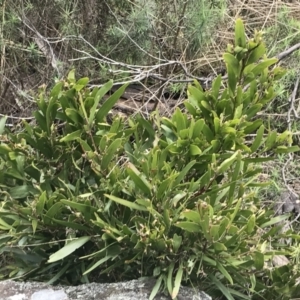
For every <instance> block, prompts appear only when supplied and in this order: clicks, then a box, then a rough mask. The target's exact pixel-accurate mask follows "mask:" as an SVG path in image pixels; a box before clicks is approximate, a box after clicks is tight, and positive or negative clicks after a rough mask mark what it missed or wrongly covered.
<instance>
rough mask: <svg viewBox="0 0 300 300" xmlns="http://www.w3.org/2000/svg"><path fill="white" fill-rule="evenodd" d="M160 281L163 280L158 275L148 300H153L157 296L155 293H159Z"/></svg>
mask: <svg viewBox="0 0 300 300" xmlns="http://www.w3.org/2000/svg"><path fill="white" fill-rule="evenodd" d="M162 280H163V276H162V275H160V276H159V277H158V279H157V280H156V283H155V285H154V287H153V289H152V291H151V294H150V296H149V300H153V299H154V298H155V296H156V295H157V293H158V292H159V290H160V287H161V284H162Z"/></svg>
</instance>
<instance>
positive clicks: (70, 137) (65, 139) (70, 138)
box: [60, 130, 82, 142]
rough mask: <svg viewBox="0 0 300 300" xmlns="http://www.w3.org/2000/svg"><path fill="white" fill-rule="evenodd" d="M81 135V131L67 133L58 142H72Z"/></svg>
mask: <svg viewBox="0 0 300 300" xmlns="http://www.w3.org/2000/svg"><path fill="white" fill-rule="evenodd" d="M81 134H82V130H76V131H74V132H72V133H68V134H67V135H66V136H64V137H63V138H61V139H60V142H70V141H74V140H76V139H77V138H80V136H81Z"/></svg>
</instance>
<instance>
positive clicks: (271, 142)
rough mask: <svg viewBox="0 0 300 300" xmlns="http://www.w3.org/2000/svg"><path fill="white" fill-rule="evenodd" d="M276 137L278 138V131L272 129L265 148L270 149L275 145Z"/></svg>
mask: <svg viewBox="0 0 300 300" xmlns="http://www.w3.org/2000/svg"><path fill="white" fill-rule="evenodd" d="M276 138H277V132H276V131H271V132H270V133H269V134H268V137H267V139H266V143H265V150H270V149H272V148H273V147H274V145H275V143H276Z"/></svg>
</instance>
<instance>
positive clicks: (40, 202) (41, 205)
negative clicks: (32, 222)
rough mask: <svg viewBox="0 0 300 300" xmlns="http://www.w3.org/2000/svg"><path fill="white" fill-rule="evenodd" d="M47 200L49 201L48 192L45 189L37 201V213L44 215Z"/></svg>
mask: <svg viewBox="0 0 300 300" xmlns="http://www.w3.org/2000/svg"><path fill="white" fill-rule="evenodd" d="M46 201H47V192H46V191H44V192H43V193H42V194H41V195H40V197H39V199H38V201H37V203H36V213H37V215H38V216H40V215H42V213H43V211H44V207H45V203H46Z"/></svg>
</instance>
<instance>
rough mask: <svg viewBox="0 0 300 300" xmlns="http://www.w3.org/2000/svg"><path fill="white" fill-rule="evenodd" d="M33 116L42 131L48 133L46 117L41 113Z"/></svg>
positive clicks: (38, 112) (37, 112)
mask: <svg viewBox="0 0 300 300" xmlns="http://www.w3.org/2000/svg"><path fill="white" fill-rule="evenodd" d="M33 115H34V117H35V119H36V121H37V123H38V125H39V126H40V127H41V129H42V130H43V131H45V132H47V122H46V118H45V116H44V115H43V114H42V113H41V112H40V111H36V112H34V113H33Z"/></svg>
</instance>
